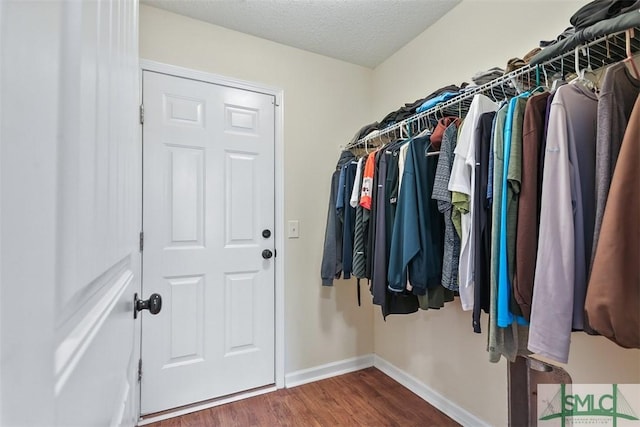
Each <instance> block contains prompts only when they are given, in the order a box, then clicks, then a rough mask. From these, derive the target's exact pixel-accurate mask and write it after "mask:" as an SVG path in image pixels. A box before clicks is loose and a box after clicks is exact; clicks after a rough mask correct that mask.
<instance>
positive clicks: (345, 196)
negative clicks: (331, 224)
mask: <svg viewBox="0 0 640 427" xmlns="http://www.w3.org/2000/svg"><path fill="white" fill-rule="evenodd" d="M356 168H357V163H355V162H349V163H347V164H346V165H344V166H343V168H342V169H343V173H342V174H341V176H340V182H341V183H343V184H342V185H343V186H342V187H341V189H340V191H338V201H337V202H336V208H337V210H338V215H339V216H340V217H341V218H342V226H343V232H342V275H343V277H344V278H345V279H350V278H351V268H352V266H353V262H352V261H353V228H354V225H355V219H356V218H355V217H356V210H355V209H354V208H353V207H351V205H350V199H351V193H352V191H353V187H354V185H355V176H356ZM343 178H344V179H343Z"/></svg>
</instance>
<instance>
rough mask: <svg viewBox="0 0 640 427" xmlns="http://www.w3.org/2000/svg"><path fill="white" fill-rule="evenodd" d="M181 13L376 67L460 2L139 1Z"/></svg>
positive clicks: (315, 0)
mask: <svg viewBox="0 0 640 427" xmlns="http://www.w3.org/2000/svg"><path fill="white" fill-rule="evenodd" d="M141 2H142V3H144V4H148V5H150V6H155V7H158V8H161V9H165V10H168V11H170V12H174V13H178V14H180V15H184V16H188V17H191V18H195V19H199V20H202V21H206V22H210V23H212V24H216V25H220V26H222V27H226V28H229V29H232V30H236V31H240V32H243V33H247V34H251V35H254V36H257V37H261V38H265V39H267V40H272V41H274V42H278V43H282V44H285V45H288V46H293V47H297V48H300V49H304V50H307V51H310V52H315V53H319V54H321V55H326V56H329V57H332V58H336V59H341V60H344V61H347V62H351V63H354V64H358V65H363V66H365V67H369V68H375V67H376V66H377V65H379V64H380V63H382V62H383V61H384V60H385V59H387V58H389V57H390V56H391V55H392V54H393V53H394V52H396V51H397V50H398V49H400V48H401V47H402V46H404V45H405V44H407V42H409V41H411V40H412V39H413V38H415V37H416V36H417V35H418V34H420V33H422V32H423V31H424V30H425V29H427V28H428V27H429V26H430V25H431V24H433V23H434V22H436V21H437V20H438V19H439V18H440V17H441V16H443V15H444V14H446V13H447V12H448V11H449V10H451V9H452V8H453V7H454V6H455V5H456V4H458V3H459V2H460V0H141Z"/></svg>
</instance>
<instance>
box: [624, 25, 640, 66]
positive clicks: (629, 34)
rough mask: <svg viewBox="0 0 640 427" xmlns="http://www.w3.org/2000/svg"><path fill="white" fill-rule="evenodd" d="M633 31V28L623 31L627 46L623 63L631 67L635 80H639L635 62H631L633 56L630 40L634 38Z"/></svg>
mask: <svg viewBox="0 0 640 427" xmlns="http://www.w3.org/2000/svg"><path fill="white" fill-rule="evenodd" d="M634 35H635V34H634V31H633V28H630V29H628V30H627V31H625V41H626V44H627V49H626V50H627V57H626V58H625V60H624V62H628V63H629V65H631V68H632V69H633V74H635V76H634V77H635V78H636V79H640V73H639V72H638V67H637V66H636V62H635V61H634V60H633V55H632V54H631V38H632V37H634Z"/></svg>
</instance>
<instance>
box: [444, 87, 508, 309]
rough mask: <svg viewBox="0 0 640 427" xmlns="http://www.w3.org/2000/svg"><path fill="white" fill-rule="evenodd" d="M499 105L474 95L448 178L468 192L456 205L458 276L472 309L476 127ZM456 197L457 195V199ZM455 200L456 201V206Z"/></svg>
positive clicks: (463, 300) (462, 298) (454, 188)
mask: <svg viewBox="0 0 640 427" xmlns="http://www.w3.org/2000/svg"><path fill="white" fill-rule="evenodd" d="M496 109H497V105H496V103H495V102H493V101H492V100H491V99H489V98H487V97H486V96H484V95H475V96H474V97H473V101H472V102H471V106H470V107H469V112H468V113H467V117H466V119H465V121H464V122H463V123H462V126H461V130H460V136H459V138H458V142H457V145H456V149H455V151H454V152H455V157H454V160H453V167H452V171H451V177H450V179H449V187H448V188H449V190H450V191H452V192H454V191H455V192H457V193H460V194H462V195H464V196H466V198H467V201H466V205H465V203H464V202H463V203H458V205H462V206H457V207H456V208H457V209H459V210H460V211H461V238H460V240H461V249H460V264H459V272H458V278H459V281H460V288H459V292H460V302H461V303H462V309H463V310H471V309H473V298H474V296H473V295H474V290H473V283H474V279H473V274H474V272H473V264H474V253H473V252H474V242H473V233H472V226H473V221H472V220H471V219H472V218H473V203H474V193H475V191H473V189H474V186H475V165H476V159H475V144H476V141H475V138H474V135H475V128H476V126H477V124H478V120H479V119H480V116H481V115H482V114H483V113H486V112H489V111H496ZM454 200H455V199H454ZM455 205H456V203H454V206H455Z"/></svg>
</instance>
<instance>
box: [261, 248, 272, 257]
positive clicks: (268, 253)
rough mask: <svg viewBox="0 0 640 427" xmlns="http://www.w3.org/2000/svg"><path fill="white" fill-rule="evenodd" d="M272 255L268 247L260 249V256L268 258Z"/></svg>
mask: <svg viewBox="0 0 640 427" xmlns="http://www.w3.org/2000/svg"><path fill="white" fill-rule="evenodd" d="M272 256H273V252H271V251H270V250H269V249H265V250H264V251H262V258H264V259H269V258H271V257H272Z"/></svg>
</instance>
